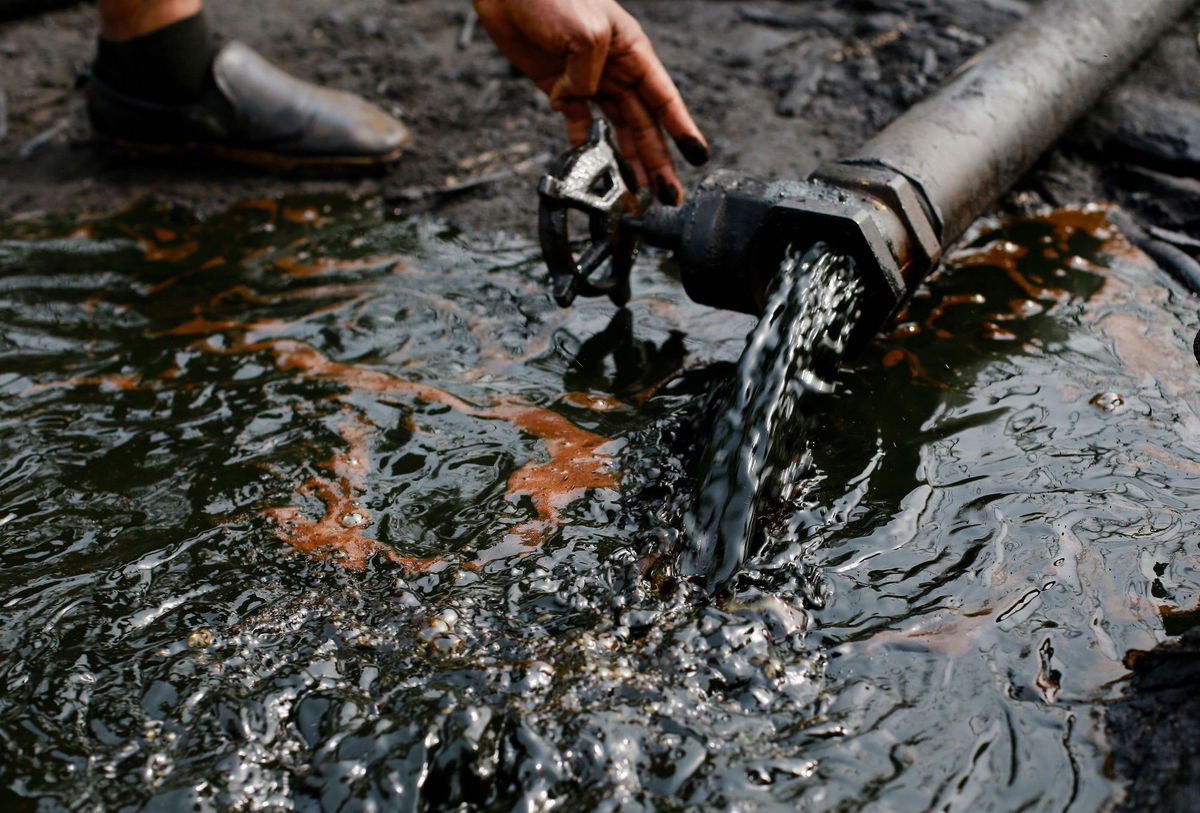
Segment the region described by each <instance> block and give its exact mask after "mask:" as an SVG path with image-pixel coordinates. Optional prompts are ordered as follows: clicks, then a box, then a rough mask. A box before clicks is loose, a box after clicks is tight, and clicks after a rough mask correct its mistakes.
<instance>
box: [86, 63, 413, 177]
mask: <svg viewBox="0 0 1200 813" xmlns="http://www.w3.org/2000/svg"><path fill="white" fill-rule="evenodd" d="M87 109H88V117H89V118H90V119H91V122H92V129H93V131H94V132H95V133H96V134H97V135H98V136H100V137H101V138H105V139H109V140H111V141H114V142H116V143H117V144H121V145H123V146H129V147H134V148H137V149H141V150H146V151H150V152H158V153H205V154H209V155H214V156H216V157H219V158H223V159H226V160H231V161H237V162H239V163H246V164H253V165H255V166H261V167H269V168H273V169H290V168H296V167H337V166H373V165H378V164H386V163H389V162H391V161H394V160H396V159H397V158H398V157H399V156H400V154H401V153H402V152H403V151H404V147H405V145H406V144H408V142H409V140H410V136H409V131H408V128H407V127H405V126H404V124H403V123H401V122H400V121H398V120H397V119H395V118H394V117H392V116H390V115H388V114H387V113H385V112H384V111H383V110H381V109H380V108H378V107H377V106H375V105H373V104H371V103H370V102H367V101H365V100H364V99H361V98H359V97H358V96H355V95H354V94H352V93H347V92H345V91H340V90H331V89H329V88H323V87H320V86H318V85H314V84H312V83H310V82H305V81H303V80H301V79H297V78H296V77H294V76H292V75H291V74H289V73H286V72H285V71H283V70H281V69H279V68H277V67H275V66H274V65H272V64H271V63H270V62H268V61H267V60H265V59H263V57H261V56H260V55H259V54H258V53H256V52H255V51H254V50H253V49H251V48H249V47H248V46H246V45H243V44H242V43H240V42H231V43H228V44H227V45H225V46H224V47H223V48H221V50H220V51H219V52H218V53H217V56H216V58H215V59H214V60H213V66H212V76H211V81H210V82H209V87H208V88H207V89H206V91H205V93H204V95H203V97H202V98H201V99H200V100H199V101H198V102H195V103H192V104H180V105H169V104H160V103H155V102H148V101H145V100H142V99H138V98H135V97H133V96H129V95H127V94H124V93H122V92H120V91H119V90H117V89H115V88H113V87H111V86H109V85H107V84H105V83H104V82H102V81H100V80H98V79H96V78H95V77H92V78H91V80H90V81H89V82H88V86H87Z"/></svg>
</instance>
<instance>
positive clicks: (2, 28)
mask: <svg viewBox="0 0 1200 813" xmlns="http://www.w3.org/2000/svg"><path fill="white" fill-rule="evenodd" d="M628 5H629V6H630V8H631V9H632V10H633V11H634V12H635V13H636V14H637V15H638V16H639V18H640V19H641V20H642V21H643V23H644V25H645V27H646V28H647V30H648V31H649V32H650V33H651V35H652V37H653V38H654V41H655V42H656V43H657V46H658V49H659V51H660V53H661V55H662V57H663V60H664V62H666V64H667V65H668V66H669V67H670V69H671V71H672V73H673V75H674V76H675V78H676V80H677V82H678V83H679V85H680V86H681V88H682V89H683V91H684V94H685V96H686V97H687V99H688V101H689V103H690V104H691V106H692V108H693V110H694V112H695V114H696V118H697V119H698V120H699V121H700V122H701V124H702V126H703V127H704V128H705V130H706V131H707V133H708V135H709V137H710V138H711V139H712V141H713V144H714V147H715V158H714V160H713V166H719V167H725V168H732V169H736V170H740V171H743V172H746V173H748V174H755V175H760V176H764V177H800V176H803V175H804V174H806V173H807V172H808V171H809V170H811V169H812V168H813V167H814V166H815V165H816V164H817V163H818V162H819V161H820V160H821V159H824V158H829V157H832V156H835V155H837V154H838V153H839V152H841V151H843V150H846V149H848V148H850V147H853V146H854V145H855V144H857V143H858V142H860V141H861V140H862V139H863V138H865V137H867V136H869V135H870V134H871V133H873V132H875V131H876V130H877V129H878V128H879V127H881V126H882V125H884V124H886V123H887V122H888V121H889V120H890V119H892V118H893V117H894V116H896V115H897V114H898V113H900V112H901V111H902V110H903V109H905V108H906V107H907V106H908V105H909V104H911V103H912V102H913V101H914V100H916V99H918V98H920V97H921V96H922V95H923V94H924V93H925V92H927V90H928V89H929V88H930V87H931V86H932V85H934V84H936V82H937V81H938V80H939V79H941V78H942V77H943V76H944V75H945V74H946V73H948V72H949V71H950V70H952V69H953V68H954V67H955V66H956V65H957V64H959V63H960V62H961V61H962V60H963V59H965V58H966V57H968V56H969V55H970V54H971V53H973V52H974V51H976V50H977V49H978V48H979V47H981V46H982V45H983V44H985V43H986V42H987V40H988V39H989V38H991V37H992V36H994V34H995V33H996V32H999V31H1002V30H1004V28H1005V27H1006V26H1007V25H1009V24H1010V23H1011V22H1012V21H1014V20H1016V19H1017V18H1018V17H1020V16H1021V15H1022V14H1024V13H1025V12H1026V11H1027V10H1028V8H1029V6H1030V3H1028V2H1026V0H857V2H834V0H812V1H811V2H801V3H796V2H787V3H785V2H757V3H733V2H705V1H704V0H656V2H647V1H646V0H643V1H642V2H630V3H629V4H628ZM208 9H209V14H210V17H211V21H212V25H213V27H214V28H215V29H216V30H217V31H219V32H221V33H222V34H223V35H225V36H232V37H237V38H239V39H242V40H244V41H246V42H248V43H250V44H251V45H252V46H254V47H255V48H258V49H259V50H261V51H262V52H263V53H264V54H266V55H268V56H269V57H270V58H271V59H273V60H275V61H276V62H278V63H279V64H281V65H282V66H283V67H285V68H287V69H288V70H291V71H293V72H294V73H296V74H299V75H301V76H304V77H307V78H311V79H314V80H317V81H319V82H323V83H325V84H328V85H332V86H336V87H340V88H345V89H347V90H351V91H355V92H357V93H361V94H362V95H364V96H367V97H369V98H371V99H374V100H376V101H378V102H380V103H381V104H383V105H384V106H385V107H388V108H389V109H392V110H394V111H396V112H397V113H400V114H402V115H403V116H404V118H405V119H406V120H407V121H408V122H409V123H410V124H411V125H412V126H413V128H414V130H415V131H416V134H417V140H416V143H415V144H414V146H413V148H412V151H411V152H410V153H409V154H408V156H407V157H406V158H405V159H404V160H403V161H402V162H401V164H400V165H399V166H398V167H397V168H396V169H395V171H393V172H391V173H390V174H387V175H385V176H383V177H377V178H369V179H365V180H364V179H358V180H351V179H344V178H343V179H316V178H308V179H301V180H298V179H295V178H280V177H274V176H264V175H261V174H257V173H251V172H247V171H244V170H240V169H236V168H230V167H227V166H217V167H214V166H212V165H210V164H206V165H203V166H185V167H181V166H178V165H171V164H163V163H161V162H157V163H147V162H146V161H145V160H139V159H136V158H131V157H130V156H127V155H120V154H113V153H110V152H106V151H104V150H101V149H98V148H97V146H96V145H95V144H93V142H92V141H91V138H90V134H89V129H88V125H87V121H86V118H85V116H84V112H83V102H82V93H81V92H80V90H79V86H80V85H81V84H82V83H83V82H84V81H86V73H87V66H88V62H89V60H90V58H91V54H92V49H93V38H94V36H95V19H94V18H95V9H94V7H93V6H92V5H91V4H89V3H81V4H75V5H73V6H71V7H69V8H66V9H61V10H58V11H52V12H48V13H45V14H42V15H41V16H39V17H34V18H28V17H27V18H25V19H21V20H17V21H12V22H6V23H0V75H2V76H4V84H3V93H4V101H5V102H6V104H3V105H0V110H3V109H6V110H7V113H6V115H2V118H3V119H4V122H0V217H7V216H12V215H15V214H19V213H27V212H33V211H49V212H70V211H79V210H96V209H104V210H107V209H113V208H116V207H121V206H123V205H125V204H126V203H128V202H131V201H133V200H137V199H140V198H142V197H144V196H146V195H148V194H153V195H159V196H163V197H166V198H171V199H174V200H178V201H181V202H184V203H186V204H188V205H191V206H193V207H195V208H196V209H198V210H212V209H215V208H220V207H223V206H225V205H226V204H227V203H229V202H231V201H234V200H241V199H245V198H248V197H257V196H262V195H268V196H274V195H281V194H287V193H291V192H310V191H348V192H350V193H351V194H355V195H364V196H369V195H375V194H381V195H382V196H383V197H384V198H385V199H386V200H387V201H388V202H389V203H390V204H391V205H394V206H396V207H397V208H401V209H404V210H407V211H426V210H434V211H436V212H437V213H438V214H439V215H441V216H443V217H446V218H448V219H450V220H453V221H455V222H458V223H460V224H462V225H464V226H466V227H470V228H482V229H496V228H500V229H506V230H512V231H517V232H524V233H529V232H531V231H532V224H533V212H534V206H535V199H534V195H533V194H532V185H533V182H534V179H535V177H536V176H537V174H538V173H539V172H540V171H541V169H542V167H543V165H544V162H545V159H546V157H547V156H548V155H551V154H553V153H556V152H557V151H559V150H561V149H562V147H563V146H564V139H563V135H562V131H561V127H560V124H559V122H558V119H557V117H556V116H555V115H554V114H553V113H552V112H551V111H550V110H549V109H548V108H547V106H546V104H545V102H544V100H543V99H542V98H541V97H540V96H539V94H538V93H536V92H535V90H534V89H533V87H532V86H531V85H530V84H529V83H528V82H526V81H525V80H523V79H521V78H519V77H516V76H514V75H513V74H512V72H511V71H510V69H509V67H508V65H507V63H506V62H505V61H504V59H503V58H502V57H501V56H500V55H499V54H498V53H497V52H496V50H495V49H494V48H493V47H492V45H491V43H490V42H489V41H488V40H487V38H486V36H485V35H484V34H483V32H482V31H481V30H472V26H470V25H469V24H468V23H467V20H468V17H469V9H470V5H469V3H467V2H455V3H438V2H432V1H431V0H421V1H418V2H405V3H396V2H391V1H390V0H350V2H345V3H339V4H332V3H328V2H324V0H250V1H249V2H236V1H235V0H210V2H209V3H208ZM1197 20H1200V17H1194V18H1193V20H1192V21H1191V24H1190V25H1187V26H1181V27H1180V28H1179V29H1178V30H1177V32H1176V33H1175V34H1174V35H1173V36H1172V37H1171V38H1170V39H1169V40H1168V41H1167V42H1166V43H1164V45H1163V46H1162V47H1161V48H1159V50H1158V52H1157V53H1156V54H1155V55H1154V56H1153V57H1152V58H1151V60H1150V61H1149V63H1148V66H1147V67H1145V68H1143V69H1142V70H1141V72H1140V74H1139V76H1138V77H1137V80H1136V83H1135V84H1131V85H1128V87H1132V88H1135V93H1134V94H1133V96H1132V97H1131V98H1135V99H1136V98H1142V97H1144V96H1145V93H1144V91H1146V90H1154V91H1155V92H1156V94H1157V95H1156V96H1155V97H1154V98H1156V99H1157V98H1160V97H1161V98H1166V99H1168V100H1177V99H1178V98H1179V97H1186V96H1188V95H1190V96H1191V99H1192V102H1193V103H1194V102H1196V101H1198V100H1197V98H1196V94H1195V91H1194V90H1192V89H1191V86H1190V85H1189V84H1188V82H1189V79H1188V77H1190V76H1194V70H1195V68H1196V61H1197V59H1196V55H1197V49H1196V43H1195V31H1196V30H1197V28H1198V27H1200V25H1198V24H1197ZM1142 106H1143V107H1145V106H1146V105H1142ZM1190 113H1191V109H1190V108H1189V109H1188V110H1187V111H1185V115H1184V120H1183V121H1182V122H1175V123H1174V124H1173V125H1163V126H1174V127H1175V128H1176V129H1179V128H1181V127H1182V128H1183V131H1184V133H1185V136H1184V137H1183V142H1184V145H1183V147H1182V148H1179V145H1178V144H1177V143H1176V151H1177V152H1180V153H1181V155H1180V160H1181V161H1182V163H1184V164H1187V163H1188V162H1189V161H1190V162H1192V163H1191V167H1192V168H1193V170H1194V168H1195V166H1196V163H1195V162H1196V161H1197V160H1200V149H1197V147H1196V139H1198V138H1200V137H1198V136H1196V135H1195V132H1200V128H1196V130H1195V131H1193V132H1192V134H1191V135H1190V137H1189V136H1188V135H1186V128H1187V126H1188V124H1189V123H1195V121H1194V120H1193V121H1190V122H1189V120H1187V115H1186V114H1190ZM5 122H6V124H5ZM1112 130H1113V127H1108V128H1107V129H1106V128H1105V127H1101V126H1097V125H1095V124H1093V125H1088V126H1085V127H1084V128H1082V129H1080V130H1078V131H1077V132H1076V137H1075V139H1074V140H1075V142H1076V144H1077V145H1089V146H1095V145H1097V144H1103V143H1105V142H1106V141H1111V140H1112V139H1111V138H1110V136H1111V135H1112V132H1111V131H1112ZM1143 135H1144V134H1143ZM1169 135H1171V134H1168V136H1169ZM1126 140H1128V139H1126ZM1167 141H1170V139H1169V138H1167V139H1165V140H1164V139H1163V138H1160V139H1158V141H1157V142H1155V139H1154V138H1153V137H1151V138H1142V142H1144V143H1143V146H1146V145H1149V149H1150V150H1152V151H1153V150H1154V149H1156V148H1157V149H1158V151H1159V152H1162V151H1163V149H1164V148H1165V147H1164V144H1166V142H1167ZM1178 141H1179V139H1178V138H1176V139H1175V142H1178ZM1189 148H1190V152H1189ZM1129 157H1131V154H1130V155H1127V156H1125V158H1126V159H1128V158H1129ZM1132 157H1135V158H1136V156H1132ZM1064 158H1069V159H1070V160H1064ZM1177 163H1178V162H1177ZM1045 168H1046V171H1044V172H1043V173H1042V174H1041V175H1040V176H1039V177H1038V178H1037V179H1036V180H1035V181H1034V182H1031V183H1030V184H1027V187H1028V189H1030V190H1034V191H1036V192H1037V194H1038V195H1039V196H1048V197H1054V198H1055V199H1056V200H1055V202H1058V203H1067V202H1080V201H1083V200H1087V199H1091V198H1094V197H1096V196H1106V197H1113V198H1117V199H1118V200H1121V201H1122V202H1126V203H1128V202H1129V199H1130V198H1132V197H1136V193H1137V192H1138V191H1140V190H1142V189H1144V188H1145V187H1146V184H1147V183H1151V182H1153V183H1159V184H1163V183H1167V181H1164V180H1163V179H1161V178H1157V177H1155V178H1154V179H1152V181H1147V180H1146V178H1145V177H1144V176H1143V175H1139V174H1138V173H1137V172H1136V171H1134V172H1133V177H1128V176H1129V175H1130V171H1129V168H1128V167H1127V166H1125V165H1124V162H1121V165H1119V166H1118V165H1114V163H1113V162H1112V161H1111V160H1110V157H1105V156H1097V155H1095V154H1094V153H1091V152H1088V153H1082V154H1081V152H1080V150H1079V149H1077V148H1074V147H1073V148H1070V149H1069V150H1067V151H1065V152H1064V151H1061V150H1060V151H1059V152H1058V153H1057V154H1056V156H1054V157H1053V158H1051V159H1050V160H1048V161H1047V162H1046V163H1045ZM1155 168H1156V169H1162V167H1160V166H1158V167H1155ZM1170 169H1171V175H1172V176H1173V177H1174V176H1178V175H1179V174H1180V173H1179V172H1178V171H1177V170H1178V169H1179V167H1178V166H1172V167H1170ZM1193 174H1194V173H1193ZM698 177H700V173H699V172H697V171H692V172H690V173H689V175H688V179H690V180H693V181H694V180H695V179H697V178H698ZM1168 180H1170V179H1168ZM481 181H482V182H481ZM1169 185H1170V184H1168V186H1169ZM1176 185H1178V184H1176ZM1183 185H1184V186H1185V187H1187V186H1188V185H1187V184H1186V183H1184V184H1183ZM447 186H449V187H456V186H457V187H465V188H459V189H458V191H455V192H445V191H443V188H444V187H447ZM1185 191H1187V190H1185ZM1173 194H1177V193H1173ZM1185 197H1186V195H1185ZM1192 203H1194V201H1193V202H1192ZM1189 206H1190V208H1189ZM1151 208H1154V207H1151ZM1158 208H1159V209H1162V208H1164V207H1162V206H1159V207H1158ZM1167 208H1171V209H1172V211H1170V212H1167V213H1163V212H1156V213H1155V216H1157V217H1159V218H1160V220H1162V223H1160V224H1159V225H1166V226H1168V227H1173V228H1187V229H1195V227H1196V221H1197V217H1196V207H1195V206H1194V205H1191V204H1187V203H1185V204H1182V205H1176V204H1172V206H1170V207H1167Z"/></svg>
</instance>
